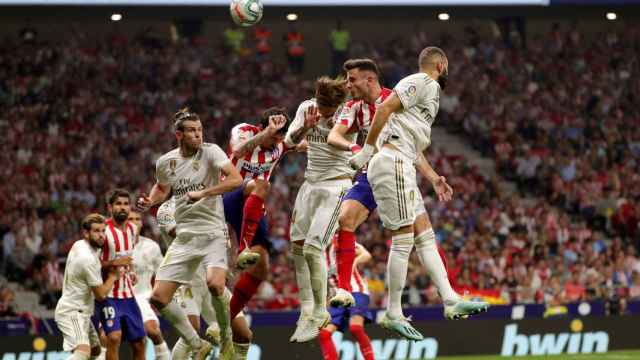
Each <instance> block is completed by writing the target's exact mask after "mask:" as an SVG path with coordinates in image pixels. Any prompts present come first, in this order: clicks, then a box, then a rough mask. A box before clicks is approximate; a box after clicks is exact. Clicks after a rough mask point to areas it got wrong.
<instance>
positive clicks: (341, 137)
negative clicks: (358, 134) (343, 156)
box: [327, 124, 361, 154]
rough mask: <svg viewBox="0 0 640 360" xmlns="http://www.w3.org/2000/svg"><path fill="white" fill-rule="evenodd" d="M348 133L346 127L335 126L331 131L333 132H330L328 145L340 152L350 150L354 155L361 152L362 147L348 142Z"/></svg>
mask: <svg viewBox="0 0 640 360" xmlns="http://www.w3.org/2000/svg"><path fill="white" fill-rule="evenodd" d="M348 131H349V128H348V127H347V126H346V125H343V124H335V125H334V126H333V128H332V129H331V132H329V137H328V138H327V143H328V144H329V145H331V146H333V147H335V148H338V149H340V150H345V151H347V150H349V151H351V152H352V153H354V154H355V153H357V152H358V151H360V149H361V147H360V145H358V144H354V143H352V142H350V141H349V140H347V138H346V137H345V135H347V132H348Z"/></svg>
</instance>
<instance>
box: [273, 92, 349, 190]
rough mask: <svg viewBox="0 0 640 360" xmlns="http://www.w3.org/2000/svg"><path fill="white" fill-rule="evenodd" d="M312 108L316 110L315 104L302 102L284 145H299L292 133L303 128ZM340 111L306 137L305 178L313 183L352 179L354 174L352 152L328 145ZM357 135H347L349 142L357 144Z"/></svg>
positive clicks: (321, 122)
mask: <svg viewBox="0 0 640 360" xmlns="http://www.w3.org/2000/svg"><path fill="white" fill-rule="evenodd" d="M311 106H316V100H315V99H311V100H306V101H303V102H302V103H301V104H300V106H299V107H298V111H297V112H296V117H295V118H294V119H293V121H292V122H291V125H290V126H289V130H288V131H287V136H286V137H285V144H286V145H287V146H289V147H294V146H296V145H297V144H295V143H294V142H293V140H292V139H291V133H293V132H294V131H297V130H299V129H300V128H302V127H303V126H304V114H305V112H306V111H307V109H309V108H310V107H311ZM340 112H341V110H340V109H338V110H337V111H336V113H335V114H334V116H333V117H331V118H320V121H318V124H317V125H316V126H315V127H314V128H312V129H310V130H309V131H308V132H307V133H306V137H305V138H306V139H307V142H308V144H309V145H308V148H307V170H306V172H305V178H306V179H307V180H309V181H311V182H318V181H324V180H330V179H335V178H337V177H341V176H345V175H346V176H353V175H354V173H355V171H354V170H353V169H351V167H350V166H349V158H350V157H351V155H352V154H351V151H348V150H347V151H345V150H340V149H338V148H336V147H333V146H331V145H329V144H328V143H327V138H328V137H329V132H331V128H333V125H334V123H335V119H336V118H337V117H338V116H339V114H340ZM356 136H357V134H355V133H354V134H348V135H347V136H346V138H347V140H349V141H351V142H354V141H355V139H356Z"/></svg>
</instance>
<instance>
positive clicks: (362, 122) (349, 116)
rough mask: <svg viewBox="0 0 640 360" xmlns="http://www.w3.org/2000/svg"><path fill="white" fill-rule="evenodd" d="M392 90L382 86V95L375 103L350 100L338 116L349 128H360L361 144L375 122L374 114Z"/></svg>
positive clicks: (340, 121) (341, 122)
mask: <svg viewBox="0 0 640 360" xmlns="http://www.w3.org/2000/svg"><path fill="white" fill-rule="evenodd" d="M391 93H392V90H391V89H387V88H382V91H381V92H380V96H379V97H378V98H377V99H376V101H375V103H373V104H369V103H368V102H366V101H364V100H350V101H348V102H347V103H346V104H345V106H344V107H342V111H341V112H340V117H339V118H338V119H339V120H338V121H339V123H340V124H342V125H345V126H346V127H348V128H349V129H351V128H352V127H355V129H356V130H358V138H359V139H360V140H359V143H360V145H363V144H364V141H365V139H366V138H367V135H368V134H369V129H371V123H373V116H374V115H375V114H376V109H377V108H378V106H380V104H382V102H383V101H385V100H386V98H387V97H389V95H391Z"/></svg>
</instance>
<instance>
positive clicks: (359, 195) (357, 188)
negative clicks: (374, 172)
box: [342, 173, 378, 213]
mask: <svg viewBox="0 0 640 360" xmlns="http://www.w3.org/2000/svg"><path fill="white" fill-rule="evenodd" d="M345 200H355V201H357V202H359V203H360V204H362V205H363V206H364V207H366V208H367V209H368V210H369V213H372V212H373V211H374V210H375V209H376V208H377V207H378V205H377V204H376V200H375V199H374V198H373V190H371V185H369V180H368V179H367V174H366V173H363V174H359V175H358V176H356V182H355V183H353V187H351V189H349V191H348V192H347V195H345V196H344V198H342V201H345Z"/></svg>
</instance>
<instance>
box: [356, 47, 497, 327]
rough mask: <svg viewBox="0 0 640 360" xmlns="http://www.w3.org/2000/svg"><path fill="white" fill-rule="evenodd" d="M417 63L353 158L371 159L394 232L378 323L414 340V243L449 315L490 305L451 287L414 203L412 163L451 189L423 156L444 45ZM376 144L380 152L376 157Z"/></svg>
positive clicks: (383, 211) (441, 79)
mask: <svg viewBox="0 0 640 360" xmlns="http://www.w3.org/2000/svg"><path fill="white" fill-rule="evenodd" d="M418 63H419V67H420V72H418V73H416V74H413V75H410V76H407V77H405V78H404V79H402V80H401V81H400V82H399V83H398V84H397V85H396V87H395V88H394V90H393V93H392V94H391V95H389V97H388V98H387V99H386V100H385V101H384V102H383V103H382V105H380V107H379V108H378V109H377V111H376V114H375V115H374V118H373V123H372V124H371V129H370V131H369V134H368V136H367V140H366V143H365V145H364V147H363V148H362V150H361V151H360V152H358V153H357V154H356V155H354V156H353V157H352V158H351V159H350V161H349V162H350V164H351V166H352V167H354V168H356V169H360V168H362V167H363V166H364V165H365V164H366V163H367V162H368V161H369V159H371V161H370V162H369V168H368V174H367V177H368V180H369V182H370V183H371V187H372V189H373V195H374V198H375V200H376V203H377V204H378V207H379V215H380V219H381V220H382V223H383V226H384V227H385V228H387V229H389V230H391V232H392V234H393V235H392V244H391V251H390V253H389V260H388V264H387V276H388V291H389V303H388V305H387V312H386V313H385V315H384V317H383V319H382V320H381V322H380V325H381V326H382V327H384V328H387V329H389V330H392V331H395V332H396V333H398V334H399V335H401V336H403V337H405V338H407V339H411V340H421V339H423V336H422V334H421V333H420V332H418V331H417V330H416V329H414V328H413V326H411V324H410V323H409V320H408V319H407V318H405V317H404V315H403V313H402V304H401V298H402V290H403V289H404V286H405V282H406V277H407V268H408V263H409V255H410V253H411V249H412V248H413V245H414V244H415V245H416V250H417V252H418V256H419V258H420V260H421V262H422V264H423V266H425V267H426V268H427V271H428V272H429V275H430V277H431V279H432V281H433V282H434V284H435V285H436V287H437V288H438V291H439V293H440V296H441V297H442V299H443V303H444V307H445V316H446V317H447V318H451V319H457V318H464V317H467V316H469V315H473V314H477V313H480V312H483V311H486V310H487V309H488V307H489V305H488V304H487V303H485V302H481V301H477V302H476V301H465V300H463V299H462V298H461V297H460V295H458V294H457V293H456V292H455V291H454V290H453V289H452V288H451V285H450V284H449V280H448V278H447V272H446V270H445V267H444V264H443V263H442V259H441V258H440V254H439V253H438V248H437V245H436V239H435V233H434V231H433V227H432V225H431V222H430V221H429V218H428V216H427V215H426V213H425V216H424V217H422V216H421V217H418V216H417V211H416V202H417V201H418V200H419V199H421V195H420V190H419V189H418V185H417V178H416V169H415V166H414V163H418V165H419V166H424V167H425V169H424V170H425V171H427V172H428V173H429V176H428V179H429V180H430V181H431V183H432V184H434V187H435V189H436V193H438V196H439V197H441V196H442V195H444V194H446V193H447V192H449V190H450V188H449V189H447V187H448V185H447V186H445V185H446V183H445V179H444V178H443V177H441V176H439V175H438V174H437V173H436V172H435V171H434V170H433V168H431V166H430V165H429V164H428V162H426V160H425V159H424V156H422V152H423V151H424V149H426V148H427V147H428V146H429V145H430V143H431V125H432V124H433V122H434V121H435V118H436V115H437V113H438V108H439V101H440V91H441V90H442V89H444V87H445V86H446V83H447V78H448V66H449V61H448V59H447V57H446V55H445V53H444V51H442V50H441V49H440V48H437V47H427V48H425V49H424V50H422V52H421V53H420V56H419V58H418ZM385 125H386V126H385ZM376 145H378V148H379V152H378V153H376V154H375V155H373V153H374V151H375V149H376ZM372 156H373V157H372ZM421 156H422V159H421V158H420V157H421ZM449 196H450V194H449Z"/></svg>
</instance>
